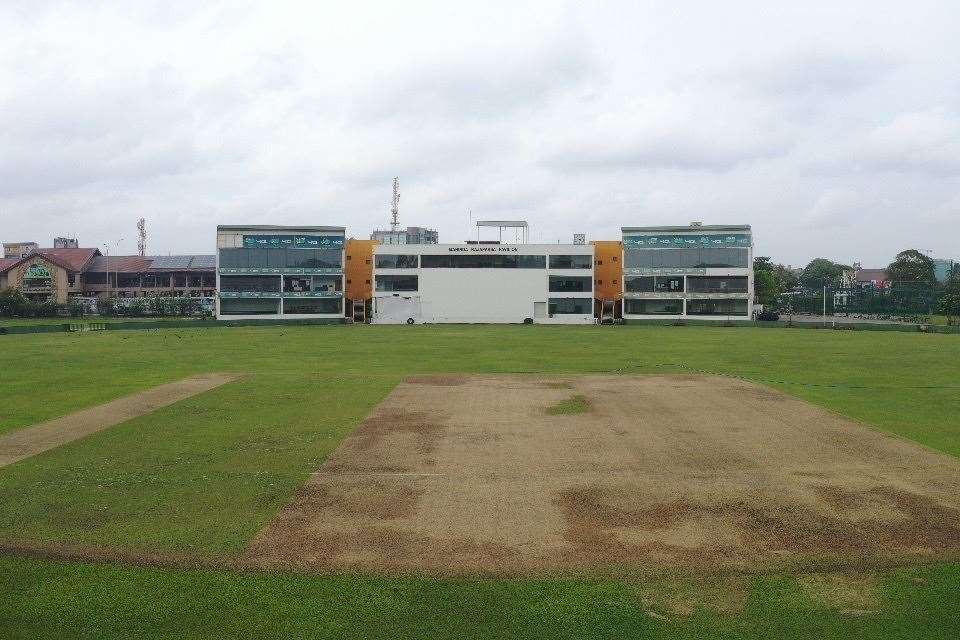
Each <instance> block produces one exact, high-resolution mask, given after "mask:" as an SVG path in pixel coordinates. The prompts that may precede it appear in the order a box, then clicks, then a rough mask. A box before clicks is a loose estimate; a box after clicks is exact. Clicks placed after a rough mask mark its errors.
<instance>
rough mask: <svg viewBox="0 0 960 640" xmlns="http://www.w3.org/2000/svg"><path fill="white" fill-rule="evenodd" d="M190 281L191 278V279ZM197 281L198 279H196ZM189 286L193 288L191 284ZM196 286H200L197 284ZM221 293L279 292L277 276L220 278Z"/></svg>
mask: <svg viewBox="0 0 960 640" xmlns="http://www.w3.org/2000/svg"><path fill="white" fill-rule="evenodd" d="M191 280H192V278H191ZM197 280H199V278H197ZM191 286H194V285H193V284H192V283H191ZM196 286H200V285H199V283H198V284H197V285H196ZM220 290H221V291H256V292H274V291H280V277H279V276H220Z"/></svg>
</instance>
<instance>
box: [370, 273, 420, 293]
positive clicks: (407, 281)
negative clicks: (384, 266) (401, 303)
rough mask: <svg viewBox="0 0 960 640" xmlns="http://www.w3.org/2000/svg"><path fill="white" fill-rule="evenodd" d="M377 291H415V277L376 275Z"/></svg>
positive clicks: (416, 283) (416, 284) (416, 279)
mask: <svg viewBox="0 0 960 640" xmlns="http://www.w3.org/2000/svg"><path fill="white" fill-rule="evenodd" d="M376 280H377V286H376V290H377V291H416V290H417V286H418V282H417V281H418V278H417V276H384V275H378V276H377V277H376Z"/></svg>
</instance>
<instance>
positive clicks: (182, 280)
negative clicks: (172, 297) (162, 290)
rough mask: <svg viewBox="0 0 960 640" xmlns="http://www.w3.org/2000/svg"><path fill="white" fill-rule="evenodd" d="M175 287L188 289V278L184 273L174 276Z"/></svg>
mask: <svg viewBox="0 0 960 640" xmlns="http://www.w3.org/2000/svg"><path fill="white" fill-rule="evenodd" d="M173 286H175V287H186V286H187V276H185V275H183V274H182V273H178V274H177V275H175V276H173Z"/></svg>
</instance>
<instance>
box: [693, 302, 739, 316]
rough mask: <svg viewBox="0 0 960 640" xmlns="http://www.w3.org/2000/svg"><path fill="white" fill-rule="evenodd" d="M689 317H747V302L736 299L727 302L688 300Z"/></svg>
mask: <svg viewBox="0 0 960 640" xmlns="http://www.w3.org/2000/svg"><path fill="white" fill-rule="evenodd" d="M687 315H690V316H745V315H747V301H746V300H744V299H736V298H731V299H726V300H687Z"/></svg>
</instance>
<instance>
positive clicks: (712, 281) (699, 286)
mask: <svg viewBox="0 0 960 640" xmlns="http://www.w3.org/2000/svg"><path fill="white" fill-rule="evenodd" d="M689 283H690V291H692V292H694V293H746V292H747V277H746V276H690V278H689Z"/></svg>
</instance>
